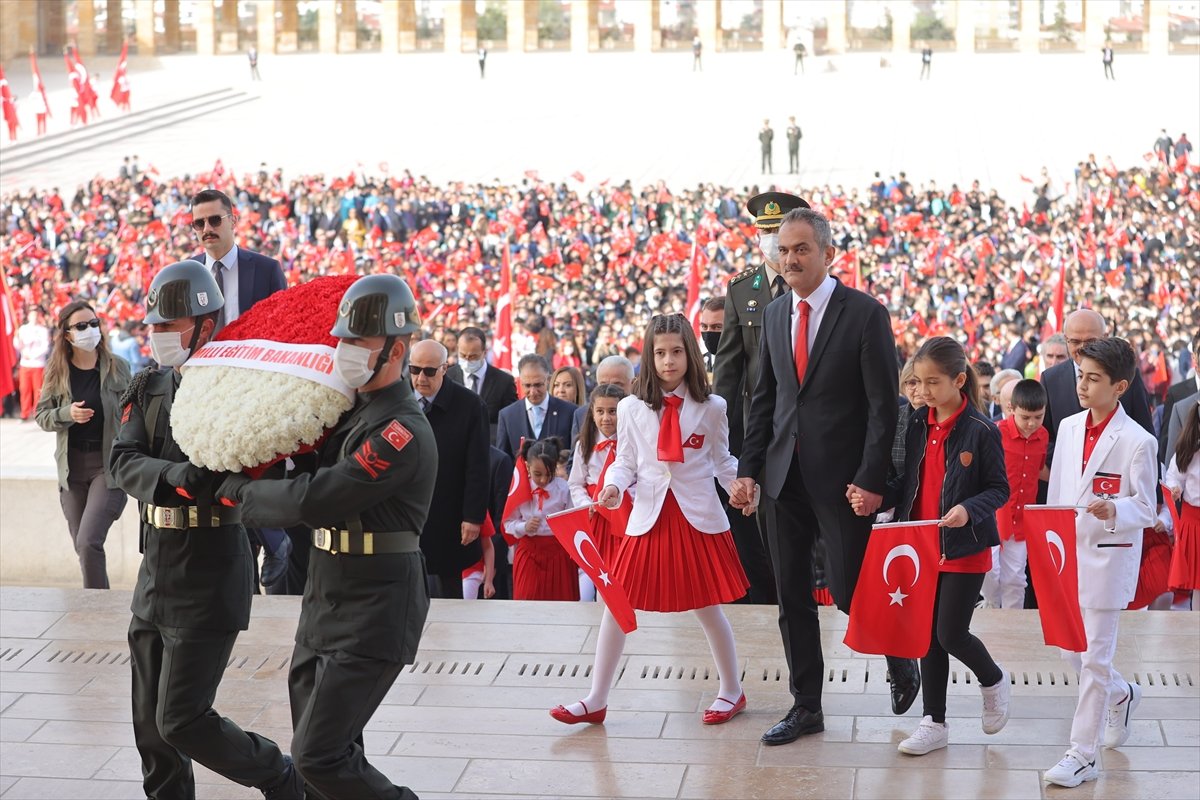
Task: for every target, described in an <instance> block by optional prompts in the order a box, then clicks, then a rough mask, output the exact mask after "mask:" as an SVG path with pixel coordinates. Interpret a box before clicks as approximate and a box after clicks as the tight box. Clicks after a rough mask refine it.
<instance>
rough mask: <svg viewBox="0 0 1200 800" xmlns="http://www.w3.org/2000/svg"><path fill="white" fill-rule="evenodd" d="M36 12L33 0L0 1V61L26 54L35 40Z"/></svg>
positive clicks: (19, 99)
mask: <svg viewBox="0 0 1200 800" xmlns="http://www.w3.org/2000/svg"><path fill="white" fill-rule="evenodd" d="M37 14H38V10H37V3H36V2H35V0H16V2H12V0H9V2H0V61H8V60H9V59H13V58H23V57H25V56H28V54H29V50H30V49H31V48H33V46H34V42H36V41H37V29H38V20H37ZM17 99H18V101H23V100H24V99H25V98H23V97H20V98H17Z"/></svg>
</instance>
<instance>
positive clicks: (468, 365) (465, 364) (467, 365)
mask: <svg viewBox="0 0 1200 800" xmlns="http://www.w3.org/2000/svg"><path fill="white" fill-rule="evenodd" d="M458 363H459V364H462V368H463V372H465V373H467V374H468V375H474V374H475V373H476V372H479V370H481V369H483V359H482V358H477V359H475V360H474V361H468V360H467V359H465V358H460V359H459V360H458Z"/></svg>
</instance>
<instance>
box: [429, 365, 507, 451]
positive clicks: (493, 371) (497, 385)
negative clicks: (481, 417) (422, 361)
mask: <svg viewBox="0 0 1200 800" xmlns="http://www.w3.org/2000/svg"><path fill="white" fill-rule="evenodd" d="M446 378H447V379H448V380H451V381H454V382H455V383H457V384H459V385H460V386H465V385H466V380H465V376H464V375H463V370H462V367H460V366H459V365H458V364H455V365H454V366H452V367H450V369H448V370H446ZM479 396H480V398H482V399H483V403H484V405H486V406H487V412H488V423H489V424H490V425H491V433H492V439H491V441H492V444H498V442H497V441H496V424H497V421H498V420H499V417H500V411H501V410H502V409H505V408H507V407H508V406H510V405H512V404H513V403H515V402H516V401H517V381H516V378H514V377H513V376H512V375H511V374H510V373H508V372H506V371H504V370H502V369H500V368H499V367H493V366H492V365H491V364H488V368H487V372H485V373H483V386H482V387H480V389H479Z"/></svg>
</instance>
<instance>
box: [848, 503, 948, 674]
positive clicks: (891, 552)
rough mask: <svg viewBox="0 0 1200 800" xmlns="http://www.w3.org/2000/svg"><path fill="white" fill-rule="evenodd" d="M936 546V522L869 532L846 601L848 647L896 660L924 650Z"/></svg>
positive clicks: (934, 594)
mask: <svg viewBox="0 0 1200 800" xmlns="http://www.w3.org/2000/svg"><path fill="white" fill-rule="evenodd" d="M938 542H939V532H938V524H937V520H919V521H915V522H897V523H891V524H887V525H876V526H875V527H874V528H872V529H871V538H870V540H869V541H868V542H867V553H866V555H865V556H864V557H863V565H862V570H861V571H860V572H859V573H858V583H857V584H856V585H855V587H854V599H853V600H852V601H851V603H850V624H849V625H848V626H847V628H846V638H845V639H844V641H845V643H846V645H847V646H848V647H850V648H851V649H853V650H854V651H856V652H859V653H874V654H877V655H889V656H896V657H899V658H921V657H922V656H924V655H925V654H926V653H927V652H928V651H929V640H930V628H931V626H932V624H933V603H934V600H935V598H936V597H937V580H938V558H939V556H938Z"/></svg>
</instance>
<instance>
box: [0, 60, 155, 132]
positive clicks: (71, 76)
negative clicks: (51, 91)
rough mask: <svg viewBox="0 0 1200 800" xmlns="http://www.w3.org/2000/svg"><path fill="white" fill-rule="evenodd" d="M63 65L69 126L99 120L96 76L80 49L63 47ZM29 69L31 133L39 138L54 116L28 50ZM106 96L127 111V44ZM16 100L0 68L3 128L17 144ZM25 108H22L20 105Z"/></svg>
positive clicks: (128, 108) (43, 82) (39, 74)
mask: <svg viewBox="0 0 1200 800" xmlns="http://www.w3.org/2000/svg"><path fill="white" fill-rule="evenodd" d="M63 63H64V64H65V65H66V69H67V80H68V81H69V82H70V84H71V90H72V92H73V95H72V97H71V125H72V126H76V125H87V124H88V122H89V121H95V120H97V119H99V118H100V95H99V94H97V92H96V85H95V76H94V75H93V74H92V73H91V72H89V71H88V69H87V67H86V66H84V64H83V58H82V56H81V55H80V54H79V48H77V47H76V46H75V45H73V44H72V45H68V46H67V47H64V48H63ZM29 70H30V74H31V76H32V78H33V90H32V91H31V92H30V94H29V109H30V113H31V114H32V115H33V117H34V120H35V126H34V130H35V131H36V134H37V135H38V136H41V135H43V134H45V133H46V130H47V124H48V121H49V118H50V117H51V116H53V112H51V110H50V98H49V97H48V96H47V94H46V82H45V81H44V80H42V71H41V69H40V68H39V67H38V61H37V53H35V52H34V51H33V50H32V49H31V50H30V51H29ZM109 97H110V98H111V99H112V101H113V103H115V104H116V106H117V108H118V109H120V110H121V111H129V110H130V108H131V106H130V97H131V90H130V86H129V43H128V42H125V43H123V44H122V45H121V57H120V59H119V60H118V61H117V68H116V71H115V72H114V73H113V85H112V91H111V92H109ZM17 101H18V98H17V97H16V95H14V94H13V92H12V87H11V85H10V84H9V82H8V79H7V78H6V77H5V75H4V69H3V67H0V104H2V106H0V110H2V111H3V117H4V125H5V127H6V128H7V130H8V140H9V141H10V142H15V141H17V136H18V132H19V131H20V130H21V129H22V126H21V120H20V116H19V114H18V102H17ZM22 108H24V106H22Z"/></svg>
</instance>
